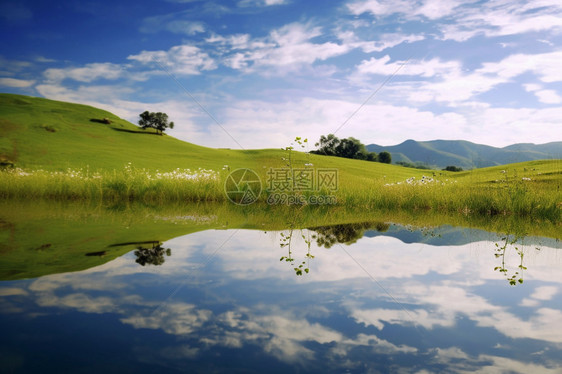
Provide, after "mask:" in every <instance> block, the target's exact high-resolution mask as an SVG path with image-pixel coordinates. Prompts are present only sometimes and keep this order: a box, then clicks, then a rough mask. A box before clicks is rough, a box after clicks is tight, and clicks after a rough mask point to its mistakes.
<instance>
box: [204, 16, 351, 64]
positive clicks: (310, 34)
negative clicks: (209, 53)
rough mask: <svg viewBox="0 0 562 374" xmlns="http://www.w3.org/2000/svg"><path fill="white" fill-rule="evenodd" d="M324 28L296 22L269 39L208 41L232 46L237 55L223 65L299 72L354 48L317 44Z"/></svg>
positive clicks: (239, 37) (227, 57) (216, 38)
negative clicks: (307, 66) (316, 39)
mask: <svg viewBox="0 0 562 374" xmlns="http://www.w3.org/2000/svg"><path fill="white" fill-rule="evenodd" d="M321 35H322V31H321V28H320V27H312V26H310V25H305V24H300V23H292V24H289V25H285V26H283V27H281V28H279V29H276V30H273V31H271V33H270V34H269V36H267V37H265V38H257V39H254V40H251V39H250V38H249V37H248V35H245V34H244V35H235V36H230V37H226V38H225V37H221V36H213V37H211V38H208V39H207V41H208V42H211V43H219V44H221V45H228V46H229V47H230V50H231V51H236V52H235V54H234V55H228V53H227V54H226V55H225V56H224V57H223V63H224V64H225V65H227V66H229V67H231V68H233V69H241V70H243V71H246V72H251V71H256V70H259V71H260V72H264V71H265V72H267V73H269V74H285V73H287V72H293V71H298V69H301V68H302V66H303V65H312V64H314V63H315V62H317V61H325V60H327V59H329V58H332V57H336V56H340V55H343V54H345V53H347V52H349V50H350V49H351V48H352V47H351V46H348V45H345V44H337V43H333V42H324V43H315V42H313V39H314V38H316V37H318V36H321Z"/></svg>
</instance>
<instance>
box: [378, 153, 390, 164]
mask: <svg viewBox="0 0 562 374" xmlns="http://www.w3.org/2000/svg"><path fill="white" fill-rule="evenodd" d="M377 161H378V162H382V163H384V164H390V163H391V162H392V155H391V154H390V153H389V152H387V151H382V152H381V153H379V155H378V156H377Z"/></svg>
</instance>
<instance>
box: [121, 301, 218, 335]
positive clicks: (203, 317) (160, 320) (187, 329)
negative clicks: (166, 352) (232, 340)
mask: <svg viewBox="0 0 562 374" xmlns="http://www.w3.org/2000/svg"><path fill="white" fill-rule="evenodd" d="M212 315H213V313H212V312H211V311H210V310H205V309H198V308H197V307H196V306H195V305H193V304H187V303H181V302H176V303H168V304H166V305H165V307H163V308H159V309H157V310H156V311H154V312H152V313H148V314H147V313H146V311H144V312H143V313H135V314H132V315H129V316H126V317H124V318H122V319H121V322H123V323H126V324H128V325H131V326H133V327H134V328H137V329H141V328H144V329H161V330H163V331H165V332H167V333H168V334H174V335H188V334H190V333H192V332H194V331H196V330H197V329H199V328H200V327H201V326H202V325H203V324H204V323H205V322H207V321H209V320H210V319H211V317H212Z"/></svg>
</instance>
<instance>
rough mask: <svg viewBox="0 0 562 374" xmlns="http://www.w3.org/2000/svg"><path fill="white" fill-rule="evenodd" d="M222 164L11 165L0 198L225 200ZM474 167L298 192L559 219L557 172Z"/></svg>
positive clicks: (353, 204) (420, 208)
mask: <svg viewBox="0 0 562 374" xmlns="http://www.w3.org/2000/svg"><path fill="white" fill-rule="evenodd" d="M227 172H228V171H227V170H221V171H212V170H205V169H198V170H190V169H175V170H172V171H168V172H160V171H148V170H146V169H138V168H134V167H133V166H132V165H131V164H127V165H126V166H125V167H124V169H122V170H120V171H106V172H90V171H89V170H88V169H79V170H73V169H68V170H66V171H64V172H49V171H43V170H36V171H26V170H22V169H12V170H8V171H2V172H0V198H4V199H18V198H19V199H49V200H61V201H62V200H84V201H112V202H117V201H140V202H146V203H171V202H188V201H214V202H226V201H227V198H226V195H225V192H224V180H225V177H226V175H227ZM449 175H450V174H449ZM478 175H480V174H478V173H476V174H475V176H474V177H471V176H468V177H467V176H464V177H461V178H456V179H447V178H448V175H446V176H445V178H444V180H441V181H440V180H437V179H435V178H434V177H421V178H419V177H418V178H417V179H416V178H414V177H411V178H408V179H406V180H404V181H401V182H395V183H385V180H384V179H381V178H379V179H373V178H369V177H367V176H365V177H362V176H359V177H358V176H355V175H349V176H346V175H345V174H344V175H342V176H340V186H339V189H338V190H337V191H333V192H332V191H314V192H307V193H305V195H307V196H308V195H311V194H316V195H333V196H335V197H336V200H337V204H336V205H337V206H345V207H346V209H353V210H355V211H361V210H365V211H373V210H382V211H397V210H404V211H412V212H427V211H432V212H438V213H446V214H450V213H454V214H461V215H472V216H507V215H515V216H518V217H531V218H534V219H541V220H550V221H553V222H560V221H562V194H561V192H560V190H559V187H558V186H559V184H560V182H559V179H558V178H556V177H555V178H550V176H549V177H548V178H545V179H539V178H534V179H530V178H526V177H523V178H521V176H519V177H511V179H509V178H504V179H501V180H490V179H489V177H486V178H484V177H478ZM549 178H550V179H549ZM263 180H265V179H263ZM268 196H269V194H268V192H267V191H265V192H264V193H262V195H261V196H260V199H259V200H258V201H257V202H256V203H255V205H256V206H258V207H261V209H266V207H267V209H270V208H275V207H268V206H267V203H266V202H267V200H268ZM330 208H334V207H333V206H330Z"/></svg>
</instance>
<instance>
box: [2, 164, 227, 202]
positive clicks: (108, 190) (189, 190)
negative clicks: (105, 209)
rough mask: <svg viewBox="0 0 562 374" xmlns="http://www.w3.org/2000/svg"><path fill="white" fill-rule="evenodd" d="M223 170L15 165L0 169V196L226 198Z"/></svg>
mask: <svg viewBox="0 0 562 374" xmlns="http://www.w3.org/2000/svg"><path fill="white" fill-rule="evenodd" d="M221 179H222V178H221V177H220V173H219V172H216V171H213V170H206V169H198V170H190V169H175V170H173V171H169V172H160V171H156V172H150V171H148V170H145V169H137V168H134V167H133V166H132V165H131V164H127V165H126V166H125V167H124V169H123V170H121V171H116V170H114V171H111V172H109V171H107V172H93V173H92V172H90V171H89V170H88V169H78V170H74V169H67V170H66V171H64V172H60V171H55V172H49V171H44V170H35V171H26V170H22V169H12V170H6V171H2V172H1V173H0V197H2V198H5V199H13V198H15V199H17V198H23V199H52V200H103V201H143V202H147V203H148V202H150V203H166V202H176V201H224V200H225V196H224V189H223V187H222V184H221Z"/></svg>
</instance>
